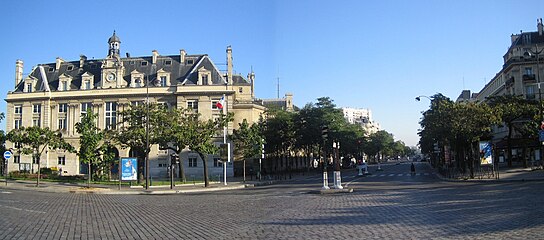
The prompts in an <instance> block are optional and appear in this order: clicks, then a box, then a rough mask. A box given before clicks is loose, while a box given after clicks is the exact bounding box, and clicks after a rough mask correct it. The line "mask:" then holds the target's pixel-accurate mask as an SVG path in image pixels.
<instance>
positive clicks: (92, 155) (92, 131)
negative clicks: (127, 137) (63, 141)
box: [76, 111, 116, 185]
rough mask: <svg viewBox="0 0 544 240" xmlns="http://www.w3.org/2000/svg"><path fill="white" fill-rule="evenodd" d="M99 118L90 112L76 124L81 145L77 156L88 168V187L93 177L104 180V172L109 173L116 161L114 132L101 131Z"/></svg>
mask: <svg viewBox="0 0 544 240" xmlns="http://www.w3.org/2000/svg"><path fill="white" fill-rule="evenodd" d="M97 117H98V114H95V113H92V112H91V111H88V113H87V114H85V116H83V118H82V119H81V122H78V123H76V132H77V133H78V134H79V145H80V148H79V152H77V155H78V156H79V159H80V161H81V162H82V163H86V164H87V166H88V171H89V172H88V173H89V177H88V185H90V181H91V178H93V177H91V176H94V179H97V178H101V179H103V178H104V172H106V171H107V172H108V173H109V171H110V170H111V169H110V167H111V165H112V164H113V163H114V162H115V161H116V159H115V153H114V151H113V148H114V147H113V144H112V139H111V136H112V132H111V131H102V130H100V129H99V128H98V127H97V124H96V121H97ZM93 169H94V170H95V172H94V173H93V172H92V170H93Z"/></svg>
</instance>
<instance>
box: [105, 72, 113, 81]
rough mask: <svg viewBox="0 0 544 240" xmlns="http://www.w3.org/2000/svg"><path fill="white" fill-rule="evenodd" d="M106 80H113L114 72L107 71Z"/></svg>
mask: <svg viewBox="0 0 544 240" xmlns="http://www.w3.org/2000/svg"><path fill="white" fill-rule="evenodd" d="M106 79H107V80H108V81H114V80H115V73H108V76H107V77H106Z"/></svg>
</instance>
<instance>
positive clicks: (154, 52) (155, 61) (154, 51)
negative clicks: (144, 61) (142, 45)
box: [151, 50, 159, 64]
mask: <svg viewBox="0 0 544 240" xmlns="http://www.w3.org/2000/svg"><path fill="white" fill-rule="evenodd" d="M158 56H159V52H157V50H153V60H152V62H151V64H157V57H158Z"/></svg>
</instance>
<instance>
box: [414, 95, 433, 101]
mask: <svg viewBox="0 0 544 240" xmlns="http://www.w3.org/2000/svg"><path fill="white" fill-rule="evenodd" d="M422 97H424V98H427V99H429V100H431V101H432V99H431V98H430V97H427V96H425V95H420V96H417V97H416V101H418V102H419V101H421V98H422Z"/></svg>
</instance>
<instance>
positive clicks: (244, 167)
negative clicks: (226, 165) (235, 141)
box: [243, 158, 246, 182]
mask: <svg viewBox="0 0 544 240" xmlns="http://www.w3.org/2000/svg"><path fill="white" fill-rule="evenodd" d="M243 163H244V166H243V169H244V182H246V159H245V158H244V161H243Z"/></svg>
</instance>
